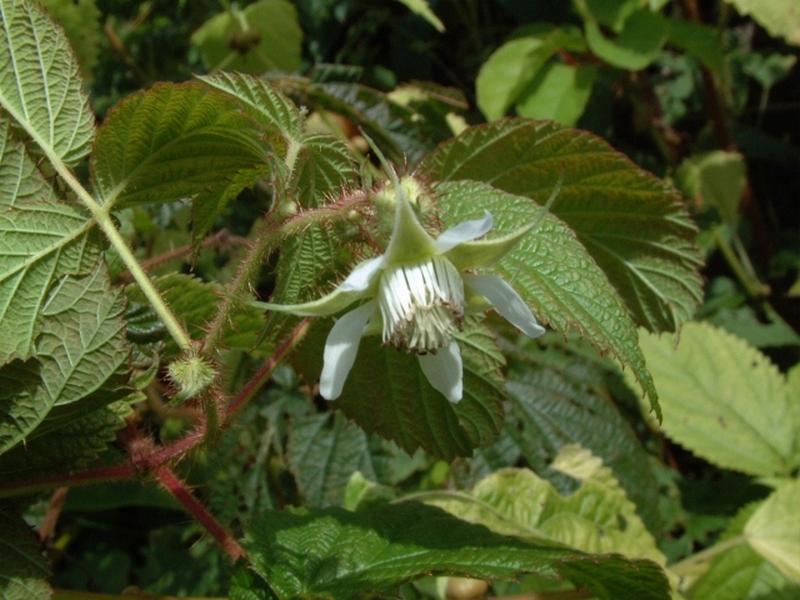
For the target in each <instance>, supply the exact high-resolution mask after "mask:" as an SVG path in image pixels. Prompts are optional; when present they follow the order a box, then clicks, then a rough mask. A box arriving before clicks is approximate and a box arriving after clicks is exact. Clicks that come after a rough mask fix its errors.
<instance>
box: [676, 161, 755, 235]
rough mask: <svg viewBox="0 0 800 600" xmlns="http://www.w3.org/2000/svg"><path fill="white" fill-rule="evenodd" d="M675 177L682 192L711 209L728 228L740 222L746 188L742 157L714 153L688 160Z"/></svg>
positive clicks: (682, 164)
mask: <svg viewBox="0 0 800 600" xmlns="http://www.w3.org/2000/svg"><path fill="white" fill-rule="evenodd" d="M676 177H677V178H678V180H679V181H680V186H681V189H682V190H683V191H684V193H685V194H686V195H687V196H688V197H690V198H694V199H695V201H697V202H698V204H700V205H707V206H713V207H714V208H716V209H717V210H718V211H719V214H720V216H722V218H723V220H724V221H725V222H726V223H728V224H729V225H732V226H734V225H735V224H736V223H737V221H738V220H739V201H740V200H741V199H742V193H743V192H744V189H745V186H746V185H747V176H746V173H745V166H744V157H743V156H742V155H741V154H739V153H738V152H725V151H723V150H714V151H712V152H707V153H705V154H700V155H696V156H693V157H691V158H687V159H686V160H685V161H683V163H681V166H680V167H679V168H678V172H677V173H676Z"/></svg>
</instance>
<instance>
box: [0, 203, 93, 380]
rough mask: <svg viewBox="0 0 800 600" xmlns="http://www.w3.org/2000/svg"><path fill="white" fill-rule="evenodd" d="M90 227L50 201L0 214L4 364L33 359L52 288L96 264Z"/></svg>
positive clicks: (1, 355) (0, 352)
mask: <svg viewBox="0 0 800 600" xmlns="http://www.w3.org/2000/svg"><path fill="white" fill-rule="evenodd" d="M92 225H93V223H92V222H91V221H90V220H89V219H88V218H87V217H86V216H85V215H84V214H83V213H81V212H80V211H78V210H76V209H74V208H72V207H71V206H68V205H66V204H57V203H52V202H25V203H23V204H19V205H15V206H13V207H11V208H9V209H8V210H6V211H4V212H0V364H4V363H6V362H8V361H10V360H13V359H14V358H20V359H23V360H24V359H27V358H28V357H29V356H31V354H32V351H33V343H34V341H35V340H36V337H37V336H38V334H39V332H40V331H41V308H42V305H43V304H44V302H45V299H46V297H47V293H48V290H49V289H50V287H51V286H52V285H53V283H54V282H55V281H56V280H57V279H58V278H59V277H61V276H63V275H67V274H79V273H86V272H88V271H89V270H90V269H91V268H92V267H93V266H94V264H95V263H96V261H97V257H98V255H99V246H98V244H97V242H96V240H95V239H94V236H90V235H89V231H90V229H91V228H92Z"/></svg>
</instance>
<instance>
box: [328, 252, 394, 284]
mask: <svg viewBox="0 0 800 600" xmlns="http://www.w3.org/2000/svg"><path fill="white" fill-rule="evenodd" d="M384 264H385V261H384V259H383V256H376V257H375V258H370V259H369V260H365V261H364V262H362V263H360V264H359V265H356V268H355V269H353V270H352V272H351V273H350V275H348V276H347V278H346V279H345V280H344V281H343V282H342V283H341V284H340V285H339V287H338V288H337V289H338V290H339V291H341V292H363V291H364V290H366V289H367V288H368V287H369V285H370V284H371V283H372V280H373V278H374V277H375V274H376V273H377V272H378V271H380V270H381V267H383V266H384Z"/></svg>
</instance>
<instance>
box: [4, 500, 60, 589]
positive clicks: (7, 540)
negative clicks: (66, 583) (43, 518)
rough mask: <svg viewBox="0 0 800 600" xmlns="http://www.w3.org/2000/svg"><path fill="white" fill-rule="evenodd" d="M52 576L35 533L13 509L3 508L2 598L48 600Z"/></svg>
mask: <svg viewBox="0 0 800 600" xmlns="http://www.w3.org/2000/svg"><path fill="white" fill-rule="evenodd" d="M49 575H50V568H49V567H48V566H47V562H46V561H45V558H44V555H43V553H42V548H41V544H40V542H39V540H38V539H37V537H36V533H35V532H34V531H33V530H32V529H31V528H30V527H29V526H28V524H27V523H25V521H23V520H22V517H19V516H17V515H16V514H14V513H13V512H12V510H11V508H10V507H7V506H3V505H0V598H2V599H3V600H49V598H50V597H51V596H52V594H53V591H52V590H51V589H50V586H49V585H48V584H47V581H46V579H47V577H48V576H49Z"/></svg>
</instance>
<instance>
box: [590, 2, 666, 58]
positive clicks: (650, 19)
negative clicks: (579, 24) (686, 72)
mask: <svg viewBox="0 0 800 600" xmlns="http://www.w3.org/2000/svg"><path fill="white" fill-rule="evenodd" d="M585 27H586V41H587V42H588V44H589V48H591V50H592V52H594V53H595V54H597V56H599V57H600V58H602V59H603V60H604V61H606V62H607V63H608V64H610V65H613V66H615V67H619V68H621V69H628V70H630V71H638V70H640V69H644V68H645V67H646V66H648V65H649V64H650V63H652V62H653V61H654V60H655V59H656V57H657V56H658V53H659V52H660V51H661V47H662V46H663V45H664V42H665V41H666V39H667V25H666V20H665V19H664V17H662V16H661V15H660V14H658V13H654V12H651V11H650V10H649V9H646V8H642V9H639V10H637V11H636V12H634V13H632V14H631V15H630V16H629V17H628V18H627V19H626V20H625V24H624V26H623V27H622V29H621V31H620V32H619V34H618V35H616V36H615V37H613V38H609V37H606V36H605V35H604V34H603V32H602V31H601V29H600V26H599V25H598V24H597V23H596V22H595V21H591V20H590V21H587V22H586V24H585Z"/></svg>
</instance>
